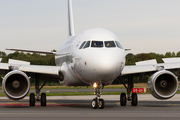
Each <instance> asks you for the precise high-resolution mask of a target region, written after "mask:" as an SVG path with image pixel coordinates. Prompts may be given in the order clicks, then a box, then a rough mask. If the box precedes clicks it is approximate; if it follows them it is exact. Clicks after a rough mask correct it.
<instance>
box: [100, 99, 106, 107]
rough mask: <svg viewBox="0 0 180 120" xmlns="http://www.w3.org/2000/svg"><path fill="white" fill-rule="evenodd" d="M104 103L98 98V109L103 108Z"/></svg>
mask: <svg viewBox="0 0 180 120" xmlns="http://www.w3.org/2000/svg"><path fill="white" fill-rule="evenodd" d="M104 105H105V103H104V100H103V99H100V100H99V109H104Z"/></svg>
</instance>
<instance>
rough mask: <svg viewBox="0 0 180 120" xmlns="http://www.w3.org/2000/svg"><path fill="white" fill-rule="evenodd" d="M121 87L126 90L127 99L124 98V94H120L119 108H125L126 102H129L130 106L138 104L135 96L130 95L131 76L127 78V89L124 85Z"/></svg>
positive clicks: (134, 94) (133, 94)
mask: <svg viewBox="0 0 180 120" xmlns="http://www.w3.org/2000/svg"><path fill="white" fill-rule="evenodd" d="M123 85H124V87H125V88H126V90H127V97H126V94H125V93H121V95H120V105H121V106H126V103H127V101H131V105H132V106H137V104H138V97H137V94H136V93H132V95H131V90H132V88H133V87H134V83H133V77H132V75H129V76H128V87H127V86H126V85H125V83H123Z"/></svg>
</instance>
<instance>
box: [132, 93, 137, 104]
mask: <svg viewBox="0 0 180 120" xmlns="http://www.w3.org/2000/svg"><path fill="white" fill-rule="evenodd" d="M137 103H138V97H137V94H136V93H132V101H131V105H132V106H137Z"/></svg>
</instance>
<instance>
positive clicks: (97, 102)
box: [91, 83, 105, 109]
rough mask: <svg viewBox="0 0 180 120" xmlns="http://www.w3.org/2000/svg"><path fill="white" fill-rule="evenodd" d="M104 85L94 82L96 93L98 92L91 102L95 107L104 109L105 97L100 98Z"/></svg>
mask: <svg viewBox="0 0 180 120" xmlns="http://www.w3.org/2000/svg"><path fill="white" fill-rule="evenodd" d="M101 86H102V85H99V84H96V83H94V84H93V88H95V94H96V98H94V99H93V100H92V102H91V107H92V108H93V109H97V108H99V109H104V106H105V102H104V100H103V99H100V94H101V93H100V90H99V89H100V88H101Z"/></svg>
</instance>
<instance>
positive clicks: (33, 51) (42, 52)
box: [6, 49, 56, 55]
mask: <svg viewBox="0 0 180 120" xmlns="http://www.w3.org/2000/svg"><path fill="white" fill-rule="evenodd" d="M6 50H12V51H22V52H32V53H41V54H54V55H55V54H56V52H47V51H36V50H22V49H6Z"/></svg>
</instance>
